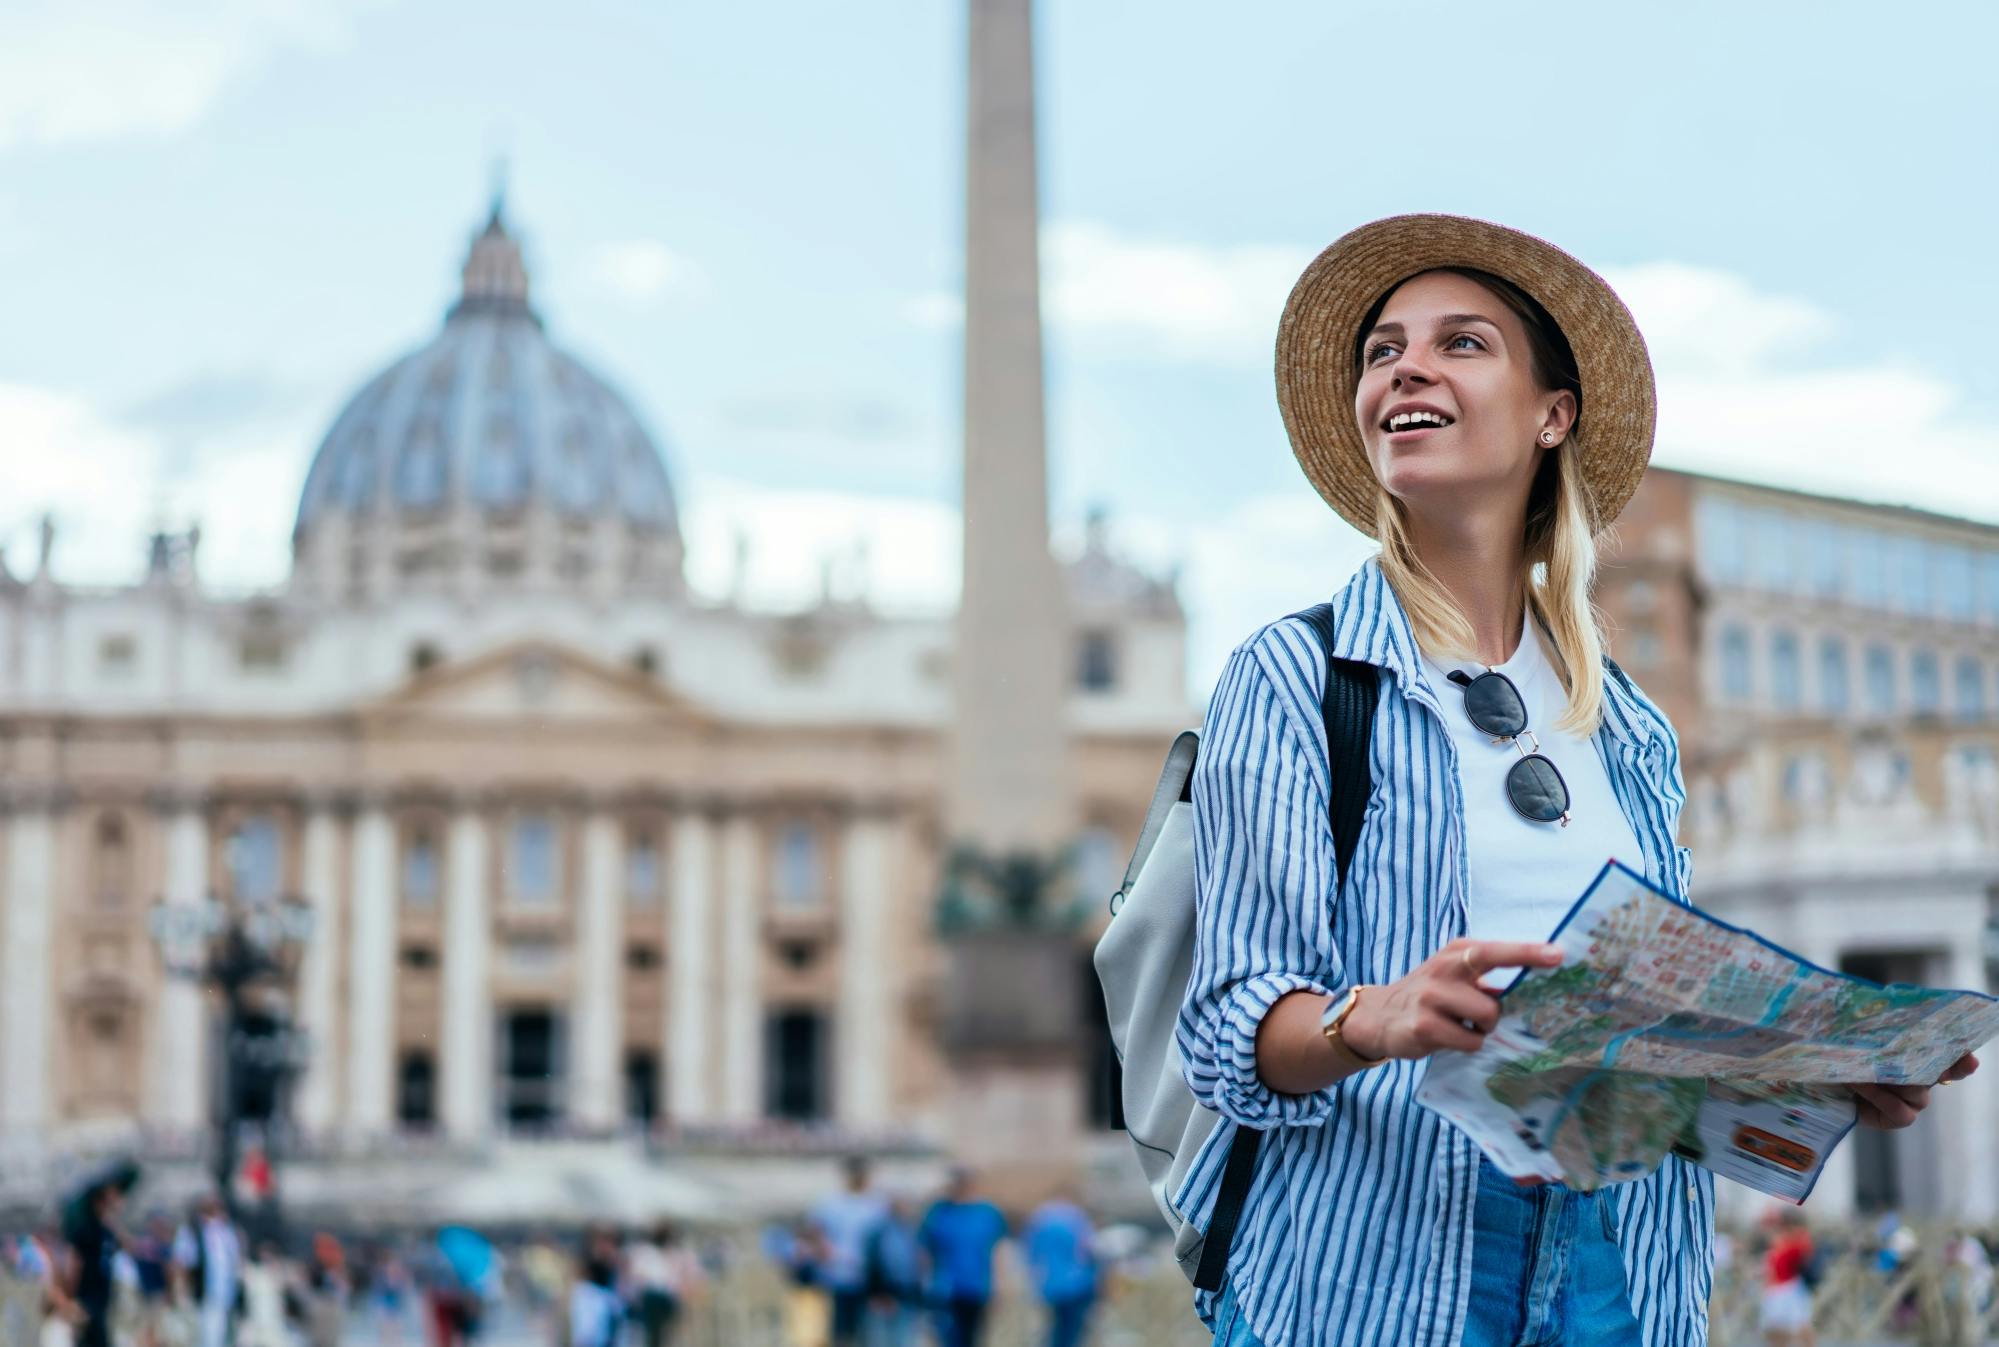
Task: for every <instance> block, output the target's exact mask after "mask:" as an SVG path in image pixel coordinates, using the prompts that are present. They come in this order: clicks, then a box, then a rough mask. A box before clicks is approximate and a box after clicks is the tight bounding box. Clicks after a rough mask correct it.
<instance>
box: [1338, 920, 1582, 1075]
mask: <svg viewBox="0 0 1999 1347" xmlns="http://www.w3.org/2000/svg"><path fill="white" fill-rule="evenodd" d="M1561 962H1562V950H1561V946H1559V945H1544V944H1542V943H1540V942H1539V941H1511V940H1453V941H1452V942H1451V943H1450V944H1448V945H1446V946H1444V947H1443V948H1442V949H1440V950H1438V951H1437V952H1436V953H1435V954H1433V955H1431V956H1430V957H1429V958H1427V959H1425V960H1424V961H1423V962H1422V963H1420V964H1418V965H1417V966H1416V968H1415V970H1414V971H1412V972H1411V973H1410V974H1409V975H1408V976H1407V977H1404V978H1401V979H1399V980H1397V981H1395V982H1391V983H1389V984H1387V985H1386V986H1383V987H1371V988H1369V989H1368V990H1367V991H1366V992H1364V993H1362V995H1361V998H1360V1004H1359V1005H1357V1006H1355V1007H1354V1008H1353V1014H1351V1015H1349V1016H1347V1022H1346V1025H1345V1027H1344V1028H1342V1029H1341V1031H1340V1036H1341V1037H1342V1038H1344V1039H1345V1040H1346V1042H1347V1045H1348V1046H1349V1047H1351V1048H1352V1049H1353V1050H1354V1051H1355V1052H1357V1053H1359V1054H1360V1055H1361V1056H1363V1057H1410V1058H1414V1057H1428V1056H1429V1055H1430V1054H1431V1053H1433V1052H1439V1051H1443V1050H1445V1049H1450V1050H1452V1051H1455V1052H1477V1051H1478V1049H1479V1046H1480V1045H1481V1044H1483V1043H1484V1042H1485V1036H1486V1035H1487V1034H1489V1033H1491V1032H1492V1027H1493V1026H1494V1025H1495V1024H1497V1023H1499V998H1498V997H1497V996H1495V995H1494V994H1493V993H1492V992H1490V991H1488V990H1486V989H1485V988H1484V987H1482V986H1480V985H1479V981H1478V980H1479V979H1480V978H1481V977H1483V976H1485V974H1487V973H1489V972H1491V971H1492V970H1493V969H1495V968H1554V967H1557V966H1559V965H1560V964H1561Z"/></svg>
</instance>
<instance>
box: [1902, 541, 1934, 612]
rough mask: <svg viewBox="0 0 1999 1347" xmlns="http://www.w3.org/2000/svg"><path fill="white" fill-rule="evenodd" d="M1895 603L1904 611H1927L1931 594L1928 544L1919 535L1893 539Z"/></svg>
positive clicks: (1930, 605)
mask: <svg viewBox="0 0 1999 1347" xmlns="http://www.w3.org/2000/svg"><path fill="white" fill-rule="evenodd" d="M1894 557H1895V581H1896V583H1895V602H1896V603H1897V604H1898V605H1899V606H1900V607H1901V609H1902V611H1903V612H1906V613H1915V614H1919V615H1920V614H1926V613H1928V612H1929V611H1930V610H1931V608H1932V607H1934V604H1933V603H1932V602H1931V595H1930V545H1929V544H1928V543H1926V542H1924V541H1923V540H1922V539H1921V538H1898V539H1896V541H1895V548H1894Z"/></svg>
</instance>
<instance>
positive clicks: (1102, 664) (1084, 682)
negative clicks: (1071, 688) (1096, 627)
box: [1076, 631, 1117, 692]
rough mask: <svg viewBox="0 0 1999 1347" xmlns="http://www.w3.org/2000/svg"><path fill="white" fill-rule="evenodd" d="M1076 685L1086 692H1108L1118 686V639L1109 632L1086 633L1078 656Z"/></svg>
mask: <svg viewBox="0 0 1999 1347" xmlns="http://www.w3.org/2000/svg"><path fill="white" fill-rule="evenodd" d="M1076 683H1077V685H1078V686H1079V687H1081V688H1082V689H1083V690H1084V691H1086V692H1108V691H1110V690H1111V689H1112V688H1114V687H1116V686H1117V638H1116V637H1115V636H1113V635H1112V634H1111V633H1110V632H1107V631H1086V632H1084V633H1083V638H1082V643H1081V645H1080V646H1079V647H1078V650H1077V655H1076Z"/></svg>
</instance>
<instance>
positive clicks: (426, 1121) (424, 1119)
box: [396, 1049, 437, 1127]
mask: <svg viewBox="0 0 1999 1347" xmlns="http://www.w3.org/2000/svg"><path fill="white" fill-rule="evenodd" d="M396 1121H397V1122H399V1123H401V1124H402V1125H403V1126H404V1127H432V1126H435V1125H436V1123H437V1065H436V1063H435V1062H434V1061H433V1060H432V1059H431V1055H430V1054H429V1053H427V1052H424V1051H422V1050H421V1049H419V1050H415V1051H411V1052H406V1053H404V1054H403V1058H402V1061H400V1062H398V1063H397V1064H396Z"/></svg>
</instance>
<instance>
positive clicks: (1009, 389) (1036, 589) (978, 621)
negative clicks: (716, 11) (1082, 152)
mask: <svg viewBox="0 0 1999 1347" xmlns="http://www.w3.org/2000/svg"><path fill="white" fill-rule="evenodd" d="M970 7H971V14H970V25H969V33H970V42H969V56H970V61H969V66H970V69H969V81H968V86H969V92H968V108H967V116H966V156H965V160H966V162H965V177H966V186H965V428H964V433H965V449H964V453H965V464H964V474H965V475H964V521H965V541H964V567H965V570H964V598H963V602H962V605H961V607H960V608H959V610H958V627H957V641H956V648H955V650H954V652H953V687H954V691H955V695H956V704H955V708H954V715H953V718H952V738H951V746H950V775H949V778H948V787H947V790H948V794H947V798H946V801H945V824H946V829H947V832H948V834H949V838H948V840H949V842H950V844H951V845H952V847H953V848H954V849H955V850H956V851H957V852H958V854H959V858H960V860H962V859H963V857H964V856H965V855H966V854H968V853H969V854H971V855H973V856H976V857H978V858H980V859H981V860H982V861H983V862H985V863H986V864H988V865H991V866H995V867H1006V866H1010V867H1011V868H1010V870H1009V873H1010V874H1011V875H1012V877H1013V878H1014V879H1015V880H1016V881H1017V880H1019V879H1020V878H1021V877H1022V876H1023V875H1025V876H1027V879H1026V882H1025V883H1014V884H1013V885H1012V890H1011V891H1012V892H1014V893H1015V894H1019V893H1023V892H1025V893H1029V894H1033V893H1039V894H1040V896H1041V902H1040V904H1038V905H1037V904H1034V903H1027V904H1020V905H1012V906H1011V911H1010V912H1004V911H1003V912H1001V913H1000V914H998V915H995V914H994V911H993V909H991V908H988V909H987V910H986V913H985V915H984V917H983V918H982V919H979V918H975V919H971V920H970V921H969V923H968V929H963V930H960V931H958V932H957V933H956V934H954V935H952V936H951V937H950V938H949V951H950V971H949V983H948V989H947V992H946V1001H947V1007H948V1009H947V1015H946V1026H945V1044H944V1046H945V1051H946V1052H947V1053H948V1054H949V1057H950V1062H951V1068H952V1076H953V1081H954V1088H953V1091H952V1099H951V1107H950V1110H949V1113H950V1118H949V1126H950V1136H949V1138H948V1140H949V1144H950V1146H951V1148H952V1151H953V1153H954V1155H955V1157H956V1158H957V1159H959V1160H962V1161H966V1162H969V1163H970V1164H971V1165H973V1166H974V1167H975V1168H976V1169H978V1170H979V1171H980V1172H981V1173H982V1174H983V1176H984V1179H985V1182H986V1184H987V1187H988V1189H989V1191H991V1192H992V1193H993V1194H994V1195H995V1196H997V1197H1000V1198H1001V1200H1003V1201H1008V1202H1013V1203H1020V1204H1025V1203H1028V1202H1031V1201H1034V1200H1037V1199H1038V1198H1040V1197H1042V1196H1044V1195H1046V1194H1047V1193H1048V1192H1050V1191H1052V1190H1053V1189H1055V1188H1056V1187H1058V1186H1061V1185H1063V1184H1065V1183H1067V1182H1068V1181H1070V1180H1073V1179H1074V1178H1075V1176H1076V1171H1075V1158H1076V1156H1077V1154H1078V1151H1079V1142H1080V1131H1081V1124H1082V1117H1081V1113H1082V1109H1081V1105H1082V1099H1083V1089H1082V1081H1081V1078H1080V1076H1079V1074H1078V1066H1077V1055H1078V1054H1077V1046H1076V1045H1077V1043H1078V1042H1079V1041H1080V1040H1081V1038H1082V1026H1083V1025H1084V1024H1086V1023H1087V1022H1088V1020H1087V1017H1086V1016H1085V1015H1083V1014H1082V1012H1081V1007H1080V1003H1079V997H1078V990H1079V988H1078V984H1077V970H1078V967H1079V959H1080V951H1079V950H1078V948H1077V946H1076V944H1075V936H1074V934H1073V933H1072V932H1071V931H1070V930H1068V929H1067V928H1066V926H1064V925H1063V924H1062V923H1061V922H1060V921H1059V920H1053V919H1051V918H1052V917H1053V916H1054V915H1055V911H1054V910H1055V907H1056V905H1057V904H1058V903H1059V901H1060V900H1061V899H1062V898H1064V897H1066V894H1067V890H1066V887H1065V885H1064V884H1063V883H1062V880H1061V877H1060V876H1057V875H1055V874H1054V873H1053V872H1052V871H1051V870H1050V869H1049V863H1050V862H1052V861H1053V859H1054V857H1055V856H1056V854H1057V852H1058V851H1059V849H1060V848H1061V847H1062V845H1063V844H1064V843H1066V842H1068V841H1069V840H1070V837H1071V834H1072V832H1073V830H1074V828H1075V812H1074V789H1073V785H1072V775H1071V768H1070V762H1069V735H1068V725H1067V716H1066V703H1067V699H1068V691H1069V687H1070V682H1071V663H1072V660H1071V655H1070V645H1071V635H1070V623H1069V616H1068V609H1067V602H1066V598H1067V596H1066V593H1065V590H1064V585H1063V576H1062V573H1061V571H1060V570H1059V569H1058V568H1057V566H1056V564H1055V559H1054V556H1053V554H1052V553H1051V552H1050V551H1049V547H1048V464H1047V447H1046V443H1045V430H1044V416H1043V409H1042V386H1041V278H1040V248H1039V243H1038V240H1037V231H1038V228H1039V224H1040V219H1039V216H1040V211H1039V193H1038V191H1037V189H1036V182H1035V147H1034V38H1033V30H1034V15H1033V5H1032V0H970ZM961 873H962V872H961ZM987 873H988V874H989V875H991V874H994V873H996V871H994V870H989V871H988V872H987ZM1036 875H1039V876H1040V882H1037V881H1036V879H1035V876H1036ZM998 887H1000V886H998V885H996V886H995V888H998ZM990 897H991V894H990V893H989V894H988V898H990ZM1002 906H1008V905H1004V904H1003V905H1002Z"/></svg>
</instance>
